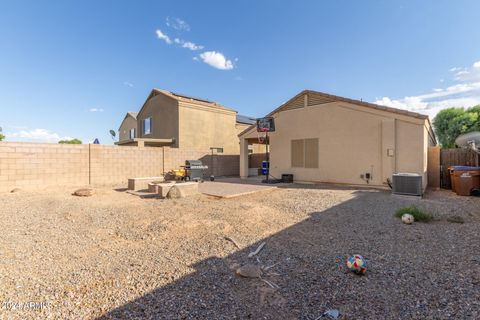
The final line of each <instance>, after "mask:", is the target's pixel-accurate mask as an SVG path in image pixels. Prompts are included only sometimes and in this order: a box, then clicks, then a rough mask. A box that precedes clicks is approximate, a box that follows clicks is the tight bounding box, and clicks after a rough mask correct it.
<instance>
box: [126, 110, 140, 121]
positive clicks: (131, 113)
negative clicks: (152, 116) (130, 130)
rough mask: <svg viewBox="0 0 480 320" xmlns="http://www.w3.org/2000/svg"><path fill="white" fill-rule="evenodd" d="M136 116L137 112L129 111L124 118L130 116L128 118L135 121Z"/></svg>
mask: <svg viewBox="0 0 480 320" xmlns="http://www.w3.org/2000/svg"><path fill="white" fill-rule="evenodd" d="M137 115H138V112H131V111H130V112H127V115H126V116H125V118H126V117H127V116H130V117H132V118H133V119H135V120H137Z"/></svg>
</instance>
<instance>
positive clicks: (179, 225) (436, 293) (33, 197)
mask: <svg viewBox="0 0 480 320" xmlns="http://www.w3.org/2000/svg"><path fill="white" fill-rule="evenodd" d="M72 191H73V190H66V189H57V190H54V189H51V190H46V191H42V192H35V193H33V192H26V191H22V192H18V193H11V194H10V193H9V194H0V208H1V209H0V230H1V233H0V302H2V306H1V309H0V318H2V319H3V318H7V319H10V318H11V319H29V318H31V319H34V318H35V319H36V318H48V319H57V318H58V319H60V318H62V319H64V318H71V319H84V318H87V319H88V318H98V317H100V318H102V319H120V318H122V319H124V318H142V319H143V318H148V319H198V318H201V319H235V318H236V319H245V318H252V319H312V320H313V319H316V318H318V317H319V316H320V315H321V314H322V313H323V312H324V311H325V310H327V309H338V310H339V311H340V312H341V314H342V316H341V318H342V319H399V318H403V319H408V318H417V319H418V318H427V319H452V318H453V319H478V318H480V198H471V197H465V198H462V197H457V196H453V194H452V193H451V192H448V191H437V192H430V193H428V194H427V195H426V198H425V199H423V200H411V199H408V198H403V197H394V196H391V195H390V194H389V192H386V191H378V190H371V189H370V190H367V189H365V190H358V189H357V190H354V189H348V188H334V187H331V186H315V187H313V186H309V187H306V186H304V187H299V186H295V185H292V186H291V188H288V189H287V188H281V189H277V190H273V191H264V192H261V193H258V194H252V195H247V196H243V197H239V198H234V199H217V198H213V197H208V196H205V195H198V196H194V197H191V198H185V199H178V200H159V199H140V198H138V197H135V196H133V195H130V194H127V193H125V192H124V191H121V190H119V191H115V190H112V189H111V188H102V189H96V194H95V195H94V196H92V197H87V198H81V197H73V196H72V195H71V194H70V193H71V192H72ZM410 204H416V205H417V206H419V207H421V208H423V209H425V210H427V211H429V212H431V213H432V214H433V215H434V216H435V220H434V221H433V222H430V223H419V222H418V223H417V222H416V223H414V224H413V225H405V224H402V223H401V221H400V220H399V219H397V218H395V217H394V216H393V215H394V212H395V210H396V209H398V208H399V207H401V206H405V205H410ZM452 216H460V217H462V218H463V219H464V221H465V223H463V224H459V223H451V222H448V221H447V219H448V218H449V217H452ZM227 238H228V239H230V240H228V239H227ZM231 240H233V241H231ZM262 242H266V245H265V246H264V248H263V250H262V251H260V252H259V253H258V254H257V255H256V256H254V257H252V258H249V257H248V254H249V253H250V252H252V251H254V250H255V249H256V248H257V247H258V245H259V244H260V243H262ZM235 243H236V244H237V245H238V246H239V248H237V247H236V245H235ZM351 254H361V255H363V256H364V257H365V259H366V260H367V263H368V271H367V274H366V275H365V276H356V275H354V274H352V273H350V272H348V271H347V270H346V267H345V260H346V259H347V257H348V256H349V255H351ZM247 263H251V264H252V263H253V264H258V265H261V266H264V267H266V266H268V267H271V268H269V269H268V271H264V274H263V275H262V279H263V280H267V281H268V282H270V283H271V284H274V285H276V286H278V288H276V287H275V288H272V286H270V285H269V284H267V283H266V282H264V281H262V279H258V278H240V277H238V276H236V275H235V270H236V269H237V268H238V267H239V266H241V265H244V264H247ZM272 266H273V267H272Z"/></svg>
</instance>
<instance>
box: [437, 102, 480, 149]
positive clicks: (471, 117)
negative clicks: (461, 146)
mask: <svg viewBox="0 0 480 320" xmlns="http://www.w3.org/2000/svg"><path fill="white" fill-rule="evenodd" d="M479 119H480V106H475V107H472V108H469V109H467V110H465V109H463V108H448V109H444V110H442V111H440V112H439V113H438V114H437V115H436V116H435V118H434V119H433V127H434V129H435V133H436V134H437V137H438V140H439V141H440V144H441V145H442V147H443V148H453V147H455V139H456V138H457V137H458V136H459V135H461V134H463V133H467V132H472V131H476V130H479V129H480V124H479Z"/></svg>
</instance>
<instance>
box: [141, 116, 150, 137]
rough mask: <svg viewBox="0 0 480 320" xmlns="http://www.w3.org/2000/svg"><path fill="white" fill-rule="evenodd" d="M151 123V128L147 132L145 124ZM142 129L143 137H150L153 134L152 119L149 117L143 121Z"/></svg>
mask: <svg viewBox="0 0 480 320" xmlns="http://www.w3.org/2000/svg"><path fill="white" fill-rule="evenodd" d="M147 120H148V121H149V128H148V132H146V131H145V122H146V121H147ZM142 127H143V128H142V129H143V135H145V136H146V135H149V134H152V117H148V118H145V119H143V122H142Z"/></svg>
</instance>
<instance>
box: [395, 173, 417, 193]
mask: <svg viewBox="0 0 480 320" xmlns="http://www.w3.org/2000/svg"><path fill="white" fill-rule="evenodd" d="M392 185H393V186H392V193H393V194H403V195H409V196H422V194H423V183H422V176H421V175H419V174H417V173H396V174H394V175H393V176H392Z"/></svg>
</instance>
